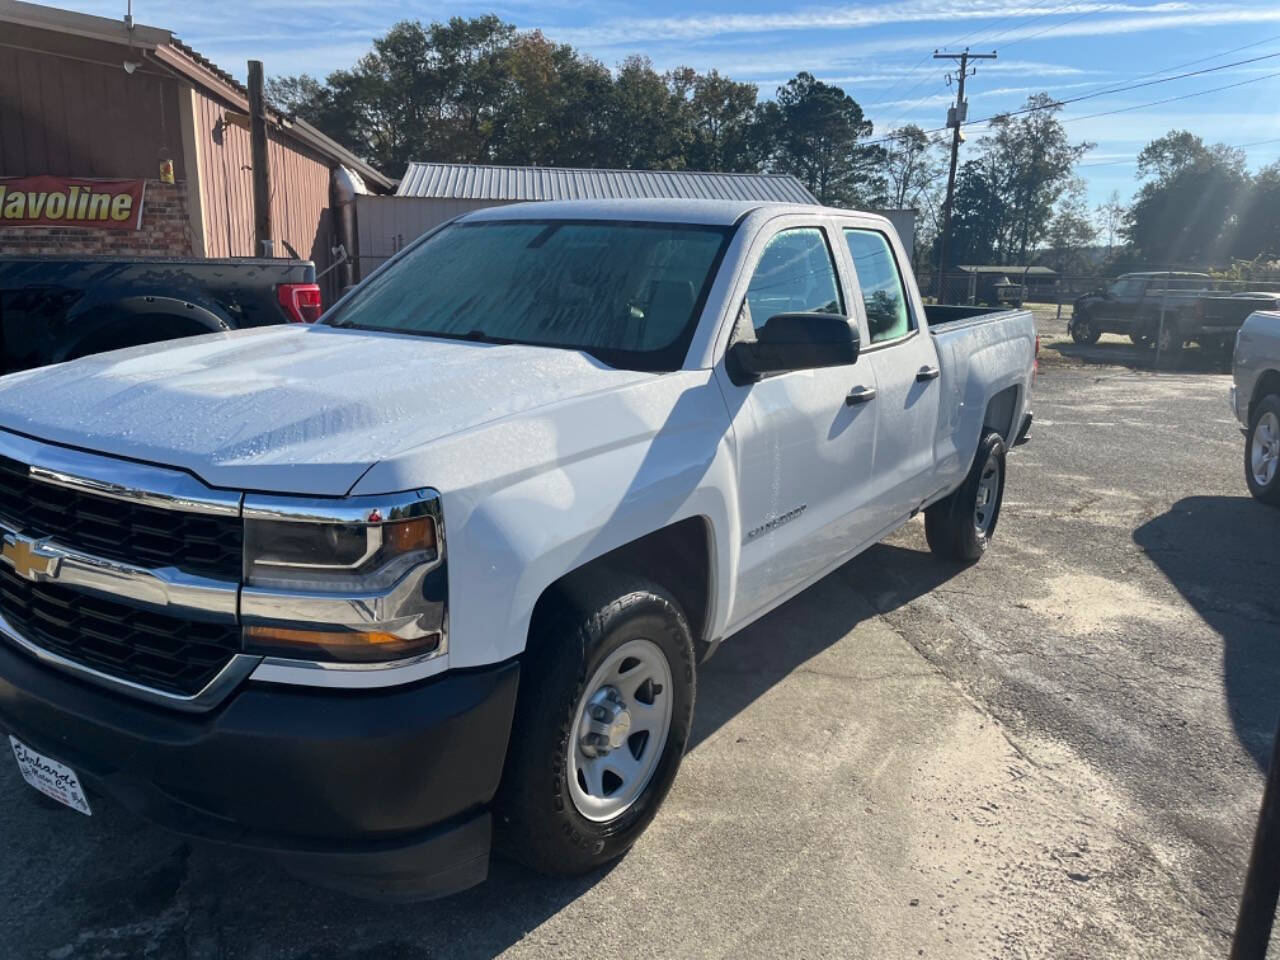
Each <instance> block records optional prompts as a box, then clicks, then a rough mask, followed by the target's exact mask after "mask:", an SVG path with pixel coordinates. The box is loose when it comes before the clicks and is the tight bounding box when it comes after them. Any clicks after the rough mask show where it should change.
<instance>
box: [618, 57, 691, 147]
mask: <svg viewBox="0 0 1280 960" xmlns="http://www.w3.org/2000/svg"><path fill="white" fill-rule="evenodd" d="M668 81H669V78H665V77H663V76H661V75H660V74H659V73H658V72H657V71H655V70H654V69H653V64H652V63H651V62H650V61H649V58H648V57H641V56H632V57H628V58H627V59H626V60H624V61H622V64H621V65H620V66H619V67H618V72H617V75H616V76H615V78H614V82H613V92H612V95H611V96H610V99H609V107H608V113H607V116H608V130H609V143H610V146H611V148H612V156H611V157H610V159H609V161H608V163H607V165H608V166H611V167H621V168H624V169H658V170H673V169H677V168H679V167H683V166H684V156H685V150H686V148H687V147H688V143H689V131H688V127H687V125H686V124H685V123H684V117H683V114H684V99H683V97H682V96H681V94H680V92H679V91H678V90H674V89H672V85H671V84H670V83H669V82H668Z"/></svg>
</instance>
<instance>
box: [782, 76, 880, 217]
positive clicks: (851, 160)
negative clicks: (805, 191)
mask: <svg viewBox="0 0 1280 960" xmlns="http://www.w3.org/2000/svg"><path fill="white" fill-rule="evenodd" d="M758 122H759V123H760V124H762V127H763V130H762V133H763V135H764V137H765V139H766V141H767V142H768V141H771V143H772V145H773V155H772V158H771V162H770V167H771V168H772V169H773V170H776V171H777V172H779V173H790V174H794V175H795V176H796V177H797V178H799V180H800V181H801V182H802V183H804V185H805V186H806V187H808V188H809V191H810V192H811V193H812V194H813V195H814V196H815V197H817V198H818V200H819V202H821V203H824V204H830V205H833V206H850V207H853V206H867V205H871V204H872V203H873V202H874V201H875V200H876V199H877V198H879V197H880V196H882V195H883V192H884V184H883V181H882V179H881V178H880V175H879V171H878V170H877V169H876V167H877V165H878V162H879V160H880V154H879V151H877V150H876V149H875V148H870V149H869V148H868V147H867V146H866V145H863V144H859V141H860V140H862V139H865V138H867V137H869V136H870V135H871V130H872V126H871V121H870V120H867V119H866V118H864V117H863V115H862V108H861V107H860V106H858V103H857V101H856V100H854V99H853V98H852V97H851V96H849V95H848V94H847V93H845V92H844V91H843V90H841V89H840V88H839V87H836V86H831V85H830V84H826V83H823V82H822V81H821V80H817V79H815V78H814V76H813V75H812V74H810V73H804V72H802V73H798V74H796V75H795V76H794V77H792V78H791V79H790V80H788V81H787V83H786V84H784V85H783V86H781V87H779V88H778V93H777V99H776V100H775V101H774V102H773V103H766V104H764V105H763V107H762V109H761V111H760V114H759V117H758Z"/></svg>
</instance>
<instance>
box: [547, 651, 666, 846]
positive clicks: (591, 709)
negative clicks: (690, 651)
mask: <svg viewBox="0 0 1280 960" xmlns="http://www.w3.org/2000/svg"><path fill="white" fill-rule="evenodd" d="M673 697H674V690H673V689H672V682H671V666H670V665H669V664H668V663H667V658H666V655H665V654H663V652H662V648H661V647H659V646H658V645H657V644H656V643H654V642H653V641H652V640H646V639H638V640H629V641H627V642H626V643H624V644H623V645H622V646H620V647H619V648H618V649H617V650H615V651H613V653H611V654H609V656H608V657H607V658H606V659H605V661H604V663H602V664H600V666H599V667H598V668H597V669H596V672H595V673H594V674H592V677H591V680H590V682H588V683H587V685H586V687H585V688H583V693H582V696H581V697H580V698H579V700H578V705H577V709H576V710H575V711H574V718H573V726H572V727H571V728H570V730H571V738H570V742H569V769H568V781H569V796H570V798H571V799H572V800H573V805H574V807H576V808H577V811H578V813H580V814H582V816H583V817H585V818H586V819H588V820H591V821H594V822H596V823H603V822H605V821H607V820H613V819H614V818H616V817H618V816H620V815H621V814H623V813H625V812H626V811H627V810H629V809H630V808H631V807H632V806H633V805H634V804H635V802H636V800H637V799H639V797H640V794H641V793H643V792H644V789H645V787H647V786H648V785H649V782H650V781H651V780H652V779H653V775H654V772H655V771H656V770H657V768H658V762H659V760H661V758H662V752H663V750H664V749H665V748H666V745H667V736H668V734H669V733H670V732H671V715H672V699H673ZM646 701H648V702H646Z"/></svg>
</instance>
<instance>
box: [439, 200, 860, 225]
mask: <svg viewBox="0 0 1280 960" xmlns="http://www.w3.org/2000/svg"><path fill="white" fill-rule="evenodd" d="M756 210H769V211H771V212H776V213H779V214H784V213H808V214H815V213H816V214H822V215H826V214H837V215H841V214H842V215H846V216H847V215H849V214H850V213H852V212H853V211H849V210H834V209H831V208H828V207H820V206H818V205H816V204H800V203H775V202H761V201H759V200H666V199H664V200H651V199H620V200H544V201H538V202H534V203H513V204H507V205H504V206H499V207H485V208H484V209H482V210H475V211H472V212H471V213H468V214H466V215H465V216H463V217H461V218H460V219H462V220H464V221H478V220H640V221H648V222H651V223H686V224H699V225H706V226H726V227H727V226H732V225H733V224H735V223H737V222H738V221H740V220H741V219H742V218H743V217H745V216H747V215H748V214H750V213H753V212H755V211H756ZM869 216H875V215H874V214H869Z"/></svg>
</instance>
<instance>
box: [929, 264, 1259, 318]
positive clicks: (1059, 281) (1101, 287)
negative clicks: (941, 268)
mask: <svg viewBox="0 0 1280 960" xmlns="http://www.w3.org/2000/svg"><path fill="white" fill-rule="evenodd" d="M980 270H981V272H978V271H965V270H958V269H957V270H948V271H947V273H946V275H945V276H939V274H938V272H937V271H936V270H932V271H930V272H929V273H927V274H925V275H918V283H919V286H920V294H921V296H923V297H924V298H925V299H926V300H931V301H933V302H936V303H949V304H968V305H984V304H985V305H987V306H1002V305H1007V306H1019V305H1022V304H1024V303H1025V304H1047V305H1052V306H1055V307H1064V306H1065V307H1067V308H1069V307H1070V306H1071V304H1073V303H1074V302H1075V301H1076V300H1078V299H1079V298H1080V297H1083V296H1087V295H1089V294H1099V295H1105V294H1107V293H1108V292H1111V291H1113V290H1114V289H1115V288H1116V286H1117V284H1119V283H1121V282H1122V281H1124V280H1127V279H1128V280H1132V279H1134V278H1139V277H1141V278H1144V279H1145V281H1146V282H1145V283H1144V284H1143V285H1142V290H1141V293H1142V295H1144V296H1145V297H1147V298H1149V299H1163V298H1165V297H1166V296H1168V295H1173V296H1179V297H1184V298H1185V297H1187V296H1190V295H1193V294H1203V295H1205V296H1226V297H1229V296H1239V295H1243V294H1248V293H1260V294H1278V295H1280V276H1275V277H1270V278H1267V279H1249V280H1233V279H1226V278H1221V277H1215V276H1212V275H1210V274H1208V273H1202V272H1198V271H1192V270H1188V269H1187V268H1185V267H1182V268H1179V269H1176V270H1143V271H1137V272H1132V273H1121V274H1059V273H1056V272H1055V271H1052V270H1048V269H1047V268H1044V267H1031V268H1026V267H1004V268H1000V269H999V270H991V269H989V268H985V267H984V268H980ZM1116 295H1117V296H1120V295H1124V291H1123V290H1121V291H1117V292H1116Z"/></svg>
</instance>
